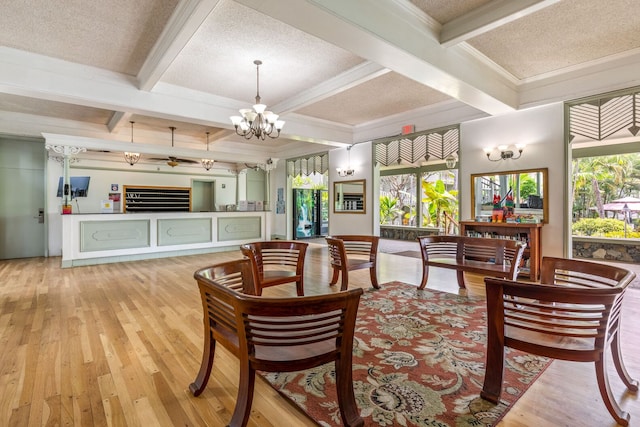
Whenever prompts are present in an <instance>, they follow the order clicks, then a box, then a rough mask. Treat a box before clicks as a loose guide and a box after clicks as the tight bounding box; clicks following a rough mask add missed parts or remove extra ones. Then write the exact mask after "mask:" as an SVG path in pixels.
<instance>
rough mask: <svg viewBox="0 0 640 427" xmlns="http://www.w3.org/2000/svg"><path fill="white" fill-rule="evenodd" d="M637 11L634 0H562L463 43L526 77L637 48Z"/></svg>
mask: <svg viewBox="0 0 640 427" xmlns="http://www.w3.org/2000/svg"><path fill="white" fill-rule="evenodd" d="M639 14H640V2H639V1H637V0H607V1H606V2H602V1H601V0H563V1H561V2H559V3H557V4H554V5H552V6H549V7H547V8H545V9H542V10H541V11H539V12H536V13H534V14H531V15H529V16H525V17H523V18H521V19H518V20H517V21H514V22H512V23H509V24H506V25H504V26H502V27H500V28H497V29H495V30H493V31H490V32H488V33H485V34H483V35H481V36H478V37H474V38H472V39H471V40H469V44H470V45H471V46H473V47H474V48H476V49H478V50H479V51H480V52H482V54H484V55H486V56H487V57H489V58H491V59H492V60H493V61H495V62H496V63H497V64H499V65H500V66H501V67H503V68H504V69H506V70H507V71H508V72H510V73H512V74H513V75H514V76H516V77H517V78H518V79H527V78H531V77H535V76H538V75H541V74H545V73H551V72H554V71H558V70H562V69H564V68H567V67H571V66H575V65H578V64H583V63H587V62H589V61H595V60H598V59H600V58H606V57H607V56H609V55H615V54H618V53H621V52H626V51H631V50H634V49H639V48H640V27H639V26H638V20H637V18H636V17H637V16H639ZM630 16H635V17H634V18H633V19H629V17H630Z"/></svg>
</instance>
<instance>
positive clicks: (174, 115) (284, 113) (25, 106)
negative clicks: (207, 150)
mask: <svg viewBox="0 0 640 427" xmlns="http://www.w3.org/2000/svg"><path fill="white" fill-rule="evenodd" d="M0 10H2V13H1V14H0V113H2V114H0V134H7V133H9V134H11V133H13V134H20V135H32V136H39V135H41V133H46V132H53V133H57V132H61V129H62V130H64V131H65V132H69V133H70V134H73V135H87V136H91V137H94V138H102V139H104V140H114V139H116V140H121V141H125V142H126V141H129V139H130V129H129V127H130V125H129V121H131V120H133V121H135V122H136V125H135V128H136V131H137V135H138V134H139V138H136V140H138V139H139V140H140V141H142V142H143V143H150V144H155V143H157V144H158V145H161V146H166V141H169V143H170V131H169V130H168V128H169V126H175V127H176V128H177V129H176V140H177V141H180V143H183V142H184V143H186V144H187V145H189V144H190V146H191V147H196V148H197V149H200V147H202V143H203V142H204V141H205V140H206V134H205V132H207V131H208V132H210V134H211V141H212V143H211V144H210V145H211V148H212V150H214V151H217V152H218V153H219V154H218V155H219V156H220V157H221V158H222V157H227V158H228V159H232V160H244V159H246V160H247V161H258V160H259V159H264V158H265V157H281V158H283V157H287V156H299V155H304V154H310V153H318V152H322V151H326V150H328V149H331V148H332V147H336V146H345V145H349V144H353V143H357V142H362V141H363V140H368V139H371V138H377V137H384V136H389V135H395V134H397V133H398V132H399V129H400V126H401V125H403V124H416V125H417V130H424V129H428V128H433V127H440V126H445V125H450V124H455V123H459V122H460V121H463V120H468V119H470V118H477V117H484V116H486V115H491V114H502V113H504V112H509V111H515V110H517V109H520V108H527V107H529V106H533V105H541V104H544V103H546V102H558V101H561V100H569V99H575V98H576V97H582V96H588V95H595V94H598V93H602V92H604V91H609V90H615V89H622V88H625V87H630V86H635V85H638V84H640V77H638V73H637V70H638V69H640V59H639V58H640V31H638V28H640V1H637V0H607V1H601V0H561V1H560V0H520V1H518V2H513V1H510V2H508V1H504V0H378V1H376V2H373V3H372V2H369V1H367V0H350V1H349V2H344V0H182V1H176V0H137V1H134V2H132V1H125V0H82V1H80V0H68V1H65V2H64V7H61V5H60V3H58V2H45V1H38V0H22V1H10V0H0ZM255 59H260V60H262V61H263V65H262V66H261V68H260V95H261V96H262V102H263V103H265V104H267V105H268V106H269V108H270V109H273V110H274V111H275V112H276V113H278V114H280V115H281V118H282V119H283V120H285V121H286V125H285V129H284V131H283V135H282V137H281V138H279V139H277V140H268V141H256V140H249V141H247V140H244V139H243V138H241V137H239V136H236V135H235V134H234V131H233V128H232V127H231V125H230V122H229V116H230V115H234V114H236V113H237V110H238V109H239V108H246V107H248V106H250V105H251V104H253V103H254V97H255V95H256V69H255V66H254V65H253V61H254V60H255ZM633 70H635V72H634V71H633ZM582 76H590V78H589V79H585V78H582ZM539 88H543V89H539ZM57 121H59V123H58V122H57ZM70 128H73V129H72V130H70ZM154 133H155V135H154ZM167 135H169V137H166V136H167ZM178 145H180V144H178Z"/></svg>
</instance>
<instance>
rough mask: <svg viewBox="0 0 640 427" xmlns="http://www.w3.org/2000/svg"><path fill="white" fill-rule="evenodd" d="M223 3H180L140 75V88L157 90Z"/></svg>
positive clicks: (207, 0) (185, 0) (186, 0)
mask: <svg viewBox="0 0 640 427" xmlns="http://www.w3.org/2000/svg"><path fill="white" fill-rule="evenodd" d="M219 2H220V0H182V1H180V2H178V5H177V6H176V9H175V10H174V12H173V14H172V15H171V18H170V19H169V21H168V22H167V25H166V27H165V28H164V29H163V30H162V33H161V34H160V37H159V38H158V40H157V41H156V43H155V45H154V46H153V48H152V49H151V52H149V55H148V56H147V58H146V60H145V61H144V64H143V65H142V67H141V68H140V72H139V73H138V76H137V77H138V88H139V89H140V90H151V89H153V87H154V86H155V85H156V83H158V81H160V78H161V77H162V75H163V74H164V73H165V71H167V69H168V68H169V66H170V65H171V63H172V62H173V61H174V60H175V59H176V57H177V56H178V54H179V53H180V52H181V51H182V49H184V47H185V46H186V44H187V43H188V42H189V40H190V39H191V37H193V35H194V34H195V33H196V31H198V29H199V28H200V26H201V25H202V23H203V22H204V20H205V19H207V16H209V14H210V13H211V12H212V11H213V10H214V9H215V8H216V6H217V5H218V3H219Z"/></svg>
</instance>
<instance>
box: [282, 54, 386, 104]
mask: <svg viewBox="0 0 640 427" xmlns="http://www.w3.org/2000/svg"><path fill="white" fill-rule="evenodd" d="M389 72H391V70H390V69H388V68H385V67H383V66H381V65H378V64H376V63H373V62H370V61H365V62H363V63H362V64H359V65H356V66H355V67H353V68H351V69H349V70H347V71H345V72H343V73H341V74H339V75H337V76H335V77H333V78H331V79H329V80H325V81H323V82H322V83H320V84H318V85H317V86H314V87H312V88H309V89H307V90H305V91H303V92H301V93H299V94H297V95H296V96H294V97H291V98H289V99H287V100H285V101H282V102H280V103H278V104H275V105H274V106H273V107H272V108H271V110H272V111H274V112H276V113H278V114H285V113H290V112H292V111H296V110H299V109H300V108H303V107H306V106H307V105H311V104H313V103H316V102H320V101H322V100H323V99H326V98H329V97H331V96H334V95H336V94H338V93H340V92H344V91H345V90H348V89H351V88H352V87H355V86H358V85H361V84H363V83H365V82H367V81H369V80H372V79H375V78H376V77H380V76H382V75H384V74H386V73H389Z"/></svg>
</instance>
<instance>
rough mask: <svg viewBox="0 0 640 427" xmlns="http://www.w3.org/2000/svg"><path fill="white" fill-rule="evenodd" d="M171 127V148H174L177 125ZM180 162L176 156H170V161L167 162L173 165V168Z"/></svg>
mask: <svg viewBox="0 0 640 427" xmlns="http://www.w3.org/2000/svg"><path fill="white" fill-rule="evenodd" d="M169 129H171V148H173V134H174V132H175V130H176V127H175V126H169ZM179 164H180V163H179V162H178V161H177V160H176V158H175V157H172V156H169V161H168V162H167V165H169V166H171V167H172V168H175V167H176V166H178V165H179Z"/></svg>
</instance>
